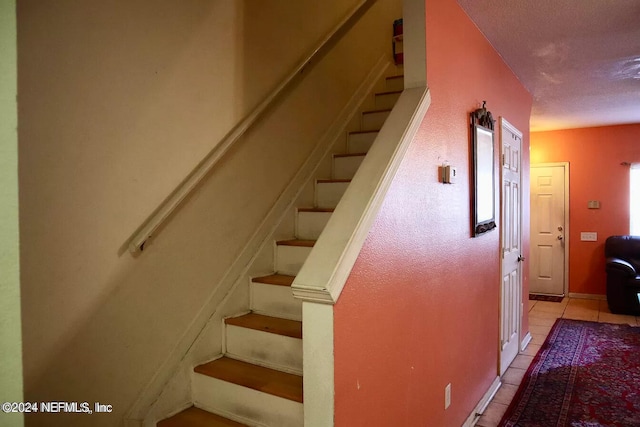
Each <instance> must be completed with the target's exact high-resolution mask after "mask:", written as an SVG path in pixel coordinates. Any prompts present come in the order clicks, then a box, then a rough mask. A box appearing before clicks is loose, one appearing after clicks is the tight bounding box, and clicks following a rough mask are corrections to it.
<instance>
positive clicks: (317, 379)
mask: <svg viewBox="0 0 640 427" xmlns="http://www.w3.org/2000/svg"><path fill="white" fill-rule="evenodd" d="M430 103H431V95H430V92H429V90H428V88H427V87H416V88H410V89H405V90H404V91H403V93H402V95H401V96H400V99H399V100H398V102H397V103H396V105H395V107H394V108H393V110H392V112H391V114H390V115H389V117H388V118H387V120H386V122H385V123H384V126H383V127H382V129H381V130H380V133H379V134H378V137H377V138H376V141H375V143H374V144H373V146H372V147H371V149H370V150H369V152H368V154H367V156H366V157H365V159H364V161H363V162H362V164H361V166H360V168H359V169H358V171H357V172H356V174H355V176H354V177H353V179H352V181H351V184H350V185H349V187H348V188H347V190H346V192H345V194H344V195H343V196H342V199H341V200H340V203H339V204H338V206H337V207H336V209H335V211H334V213H333V215H332V216H331V218H330V219H329V222H328V223H327V225H326V226H325V228H324V231H323V232H322V234H321V235H320V237H319V238H318V240H317V242H316V244H315V245H314V247H313V250H312V251H311V253H310V254H309V256H308V258H307V260H306V262H305V263H304V265H303V266H302V269H301V270H300V272H299V273H298V275H297V276H296V278H295V280H294V282H293V285H292V288H293V292H294V296H295V297H296V298H300V299H302V301H303V303H302V308H303V309H302V325H303V336H304V341H303V370H304V374H305V380H304V396H305V410H304V425H305V426H307V427H313V426H329V425H333V421H334V396H335V388H334V382H333V381H334V359H333V354H334V352H333V330H334V324H333V306H332V305H333V304H335V303H336V302H337V301H338V298H339V297H340V293H341V292H342V289H343V288H344V285H345V283H346V281H347V278H348V277H349V274H350V272H351V269H352V268H353V265H354V264H355V261H356V259H357V257H358V255H359V253H360V250H361V249H362V245H363V244H364V241H365V239H366V237H367V234H368V232H369V230H370V228H371V226H372V225H373V222H374V220H375V217H376V215H377V213H378V211H379V209H380V207H381V206H382V202H383V201H384V198H385V195H386V193H387V191H388V189H389V187H390V185H391V182H392V181H393V178H394V176H395V174H396V172H397V170H398V168H399V166H400V163H401V161H402V159H403V158H404V155H405V153H406V151H407V149H408V147H409V145H410V143H411V141H412V140H413V138H414V137H415V135H416V133H417V131H418V128H419V126H420V124H421V123H422V121H423V119H424V116H425V114H426V112H427V110H428V108H429V105H430Z"/></svg>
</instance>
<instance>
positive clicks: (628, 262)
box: [604, 236, 640, 316]
mask: <svg viewBox="0 0 640 427" xmlns="http://www.w3.org/2000/svg"><path fill="white" fill-rule="evenodd" d="M604 256H605V257H606V263H607V264H606V271H607V302H608V304H609V310H611V312H612V313H617V314H631V315H635V316H640V236H611V237H609V238H608V239H607V241H606V242H605V244H604Z"/></svg>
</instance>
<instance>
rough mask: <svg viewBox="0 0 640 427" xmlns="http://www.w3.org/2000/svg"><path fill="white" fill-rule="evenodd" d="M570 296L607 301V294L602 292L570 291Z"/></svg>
mask: <svg viewBox="0 0 640 427" xmlns="http://www.w3.org/2000/svg"><path fill="white" fill-rule="evenodd" d="M569 298H578V299H594V300H598V301H606V300H607V296H606V295H602V294H580V293H577V292H569Z"/></svg>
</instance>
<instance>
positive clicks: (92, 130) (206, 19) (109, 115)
mask: <svg viewBox="0 0 640 427" xmlns="http://www.w3.org/2000/svg"><path fill="white" fill-rule="evenodd" d="M298 3H300V2H290V1H284V0H268V1H267V0H264V1H258V0H247V1H244V2H241V1H227V0H216V1H209V0H200V1H197V0H190V1H184V2H174V1H169V0H164V1H150V0H147V1H145V0H141V1H136V2H130V1H125V0H119V1H113V2H109V3H100V2H86V1H80V0H75V1H74V0H65V1H63V0H60V1H56V2H41V1H37V0H24V1H21V2H20V3H19V4H18V65H19V70H20V71H19V124H20V128H19V136H20V141H21V143H20V149H19V150H20V152H19V154H20V175H19V177H20V203H21V216H20V220H21V225H20V227H21V228H20V229H21V256H22V259H23V264H22V275H23V291H22V292H23V303H22V309H23V313H24V316H23V318H24V334H23V340H24V365H25V393H26V398H27V399H29V400H51V399H55V400H68V401H80V402H82V401H88V402H94V401H100V402H101V403H106V404H112V405H113V407H114V413H113V414H111V415H92V416H91V417H92V418H91V425H95V426H99V425H118V424H119V423H120V422H121V421H122V417H123V415H124V413H125V412H126V411H127V410H128V409H129V408H130V407H131V405H132V404H133V401H134V400H135V399H136V398H137V397H139V395H140V393H141V392H142V390H143V388H144V387H145V385H146V384H148V382H149V381H150V380H151V378H152V376H153V375H154V373H155V372H157V370H158V368H159V366H160V365H161V364H162V363H163V361H164V360H165V358H166V357H167V354H169V353H170V352H171V350H172V349H173V348H174V346H175V345H176V343H177V342H178V341H179V339H180V337H181V336H182V334H184V331H185V330H186V329H187V328H188V326H189V324H190V323H191V322H192V321H193V320H194V318H195V317H196V316H197V314H198V311H199V310H200V309H201V308H202V307H203V304H204V302H205V301H206V300H207V298H208V297H209V296H210V295H211V294H212V292H213V291H214V290H215V289H216V286H218V284H219V283H220V281H221V280H222V278H223V276H224V274H225V272H226V271H227V269H228V268H229V266H230V265H231V263H232V262H233V261H234V259H235V257H236V256H237V254H238V253H239V252H240V251H241V250H242V248H243V247H244V245H245V244H246V242H247V241H248V240H249V238H250V236H251V235H252V233H253V232H254V231H255V230H256V228H257V227H258V226H259V224H260V222H261V221H262V219H263V218H264V217H265V214H266V213H267V212H268V210H269V208H270V207H271V206H272V204H273V203H274V201H275V200H276V198H277V197H278V195H279V194H280V192H281V191H282V189H283V188H284V186H285V185H286V183H287V182H288V181H289V180H290V179H291V177H292V176H293V175H294V174H295V172H296V171H297V170H298V168H299V167H300V165H301V164H302V162H303V161H304V159H305V158H306V156H307V155H308V154H309V152H310V151H311V150H312V149H313V146H314V144H315V143H316V141H317V140H318V139H319V138H320V136H321V135H322V134H323V132H324V130H325V129H326V128H327V126H328V125H329V124H330V123H331V120H332V119H333V117H335V114H336V109H337V108H340V107H341V106H342V105H344V104H346V102H347V100H348V98H349V96H350V94H351V92H352V91H353V90H354V89H355V88H356V87H357V85H358V84H359V83H360V81H361V80H362V78H363V77H364V76H365V75H366V74H367V72H368V71H369V69H370V67H371V65H372V64H373V63H375V61H376V60H377V59H378V57H379V51H375V50H373V49H372V48H371V47H370V45H373V44H374V43H373V40H372V37H371V36H366V37H360V38H356V40H355V41H354V42H353V43H351V44H349V45H342V44H341V45H338V46H337V47H336V49H334V52H335V53H332V54H331V55H333V56H331V55H330V56H328V57H327V58H326V59H325V60H323V61H322V62H321V63H319V64H317V65H316V67H315V68H313V69H311V70H308V71H307V72H306V74H308V75H307V77H306V78H305V80H304V81H302V82H301V83H300V84H298V85H297V87H296V89H295V91H293V92H292V93H291V94H290V95H289V96H288V97H287V99H286V100H285V101H282V102H280V103H278V104H277V106H276V107H275V108H274V109H273V111H272V112H271V113H270V114H269V115H268V117H266V118H265V119H264V120H263V121H261V122H260V124H259V125H258V126H257V127H256V129H255V130H253V131H250V132H249V133H248V134H247V136H246V137H245V138H244V139H243V140H242V141H241V142H240V143H239V144H238V145H237V146H236V147H235V148H234V149H232V150H231V151H230V152H229V153H228V155H227V156H226V157H225V158H224V159H223V161H222V162H221V164H220V165H219V167H217V168H216V169H215V170H214V171H213V173H212V174H211V176H210V177H209V179H208V181H207V182H206V183H205V184H203V185H202V186H201V187H200V189H199V190H198V191H197V192H196V193H195V194H194V195H193V196H192V197H191V198H190V199H189V200H188V201H187V203H186V204H185V205H184V207H183V208H182V209H181V210H180V211H179V212H178V214H176V215H175V216H174V217H173V218H172V219H171V221H170V222H169V223H168V224H167V225H166V226H165V227H164V229H163V230H162V233H161V234H160V235H159V236H158V237H157V238H155V239H154V240H153V241H152V242H151V244H149V245H148V246H147V248H146V249H145V251H144V253H143V254H142V255H141V256H139V257H136V258H134V257H132V256H131V255H129V253H127V252H126V251H123V248H124V245H125V243H126V241H127V240H128V238H129V237H130V236H131V234H132V233H133V232H134V231H135V229H136V228H137V227H138V226H139V225H140V224H141V223H142V221H143V220H144V219H145V218H146V217H147V215H148V214H149V213H150V212H151V211H152V210H153V209H155V208H156V206H157V205H158V203H159V202H160V201H161V200H162V199H163V198H164V197H166V196H167V195H168V194H169V192H170V191H171V190H172V189H173V188H174V187H175V186H176V185H177V184H178V183H179V182H180V181H181V180H182V179H183V178H184V176H185V175H186V174H187V173H188V172H189V171H190V170H191V169H192V168H193V167H194V166H195V164H196V163H197V162H198V161H199V160H200V159H201V158H202V157H203V156H204V154H205V153H206V152H208V151H209V150H210V149H211V148H212V147H213V145H214V144H215V142H216V141H218V140H219V139H220V138H221V137H222V136H223V135H224V134H225V133H226V132H227V131H228V130H229V129H230V128H231V126H232V125H233V124H234V123H236V122H237V121H238V120H239V119H240V118H241V117H242V115H243V113H245V112H247V111H249V110H250V109H251V108H252V107H253V106H254V105H255V103H256V102H258V101H259V100H261V99H262V97H263V96H264V94H265V93H267V92H268V91H269V90H270V89H271V88H272V87H274V86H275V85H276V84H277V82H278V81H279V79H280V78H281V77H282V76H284V75H285V74H286V73H287V70H289V69H290V68H291V67H292V66H293V65H294V64H295V63H296V62H297V61H299V60H300V59H301V58H302V57H303V54H304V53H305V52H306V51H307V50H309V48H310V47H311V46H313V45H314V44H315V43H316V41H317V40H318V39H320V38H321V37H322V35H323V34H324V33H325V32H326V31H327V30H328V28H329V27H331V26H333V25H334V24H335V23H336V22H337V21H338V20H339V18H340V17H342V16H343V15H344V14H345V13H346V11H347V10H348V9H349V8H350V7H352V6H353V5H354V4H355V3H356V2H355V1H350V2H344V1H339V0H332V1H330V2H327V1H323V2H320V1H314V2H304V6H303V5H299V4H298ZM390 28H391V24H389V31H390ZM380 33H381V34H380V35H379V37H380V40H382V41H384V42H385V43H386V44H385V46H386V45H388V34H382V32H380ZM356 52H358V55H359V56H358V60H357V61H356V62H355V63H349V62H348V59H349V58H351V57H353V55H354V54H355V53H356ZM312 103H313V105H314V113H313V114H310V113H308V108H309V105H310V104H312ZM294 112H295V113H296V114H297V115H292V114H293V113H294ZM41 417H42V416H41V415H38V416H37V417H29V418H28V420H27V425H47V426H51V425H87V424H86V423H87V418H86V416H65V415H61V414H56V415H51V416H49V417H45V418H44V419H43V418H41Z"/></svg>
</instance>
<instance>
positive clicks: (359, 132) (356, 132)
mask: <svg viewBox="0 0 640 427" xmlns="http://www.w3.org/2000/svg"><path fill="white" fill-rule="evenodd" d="M378 132H380V130H354V131H351V132H349V135H357V134H361V133H378Z"/></svg>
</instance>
